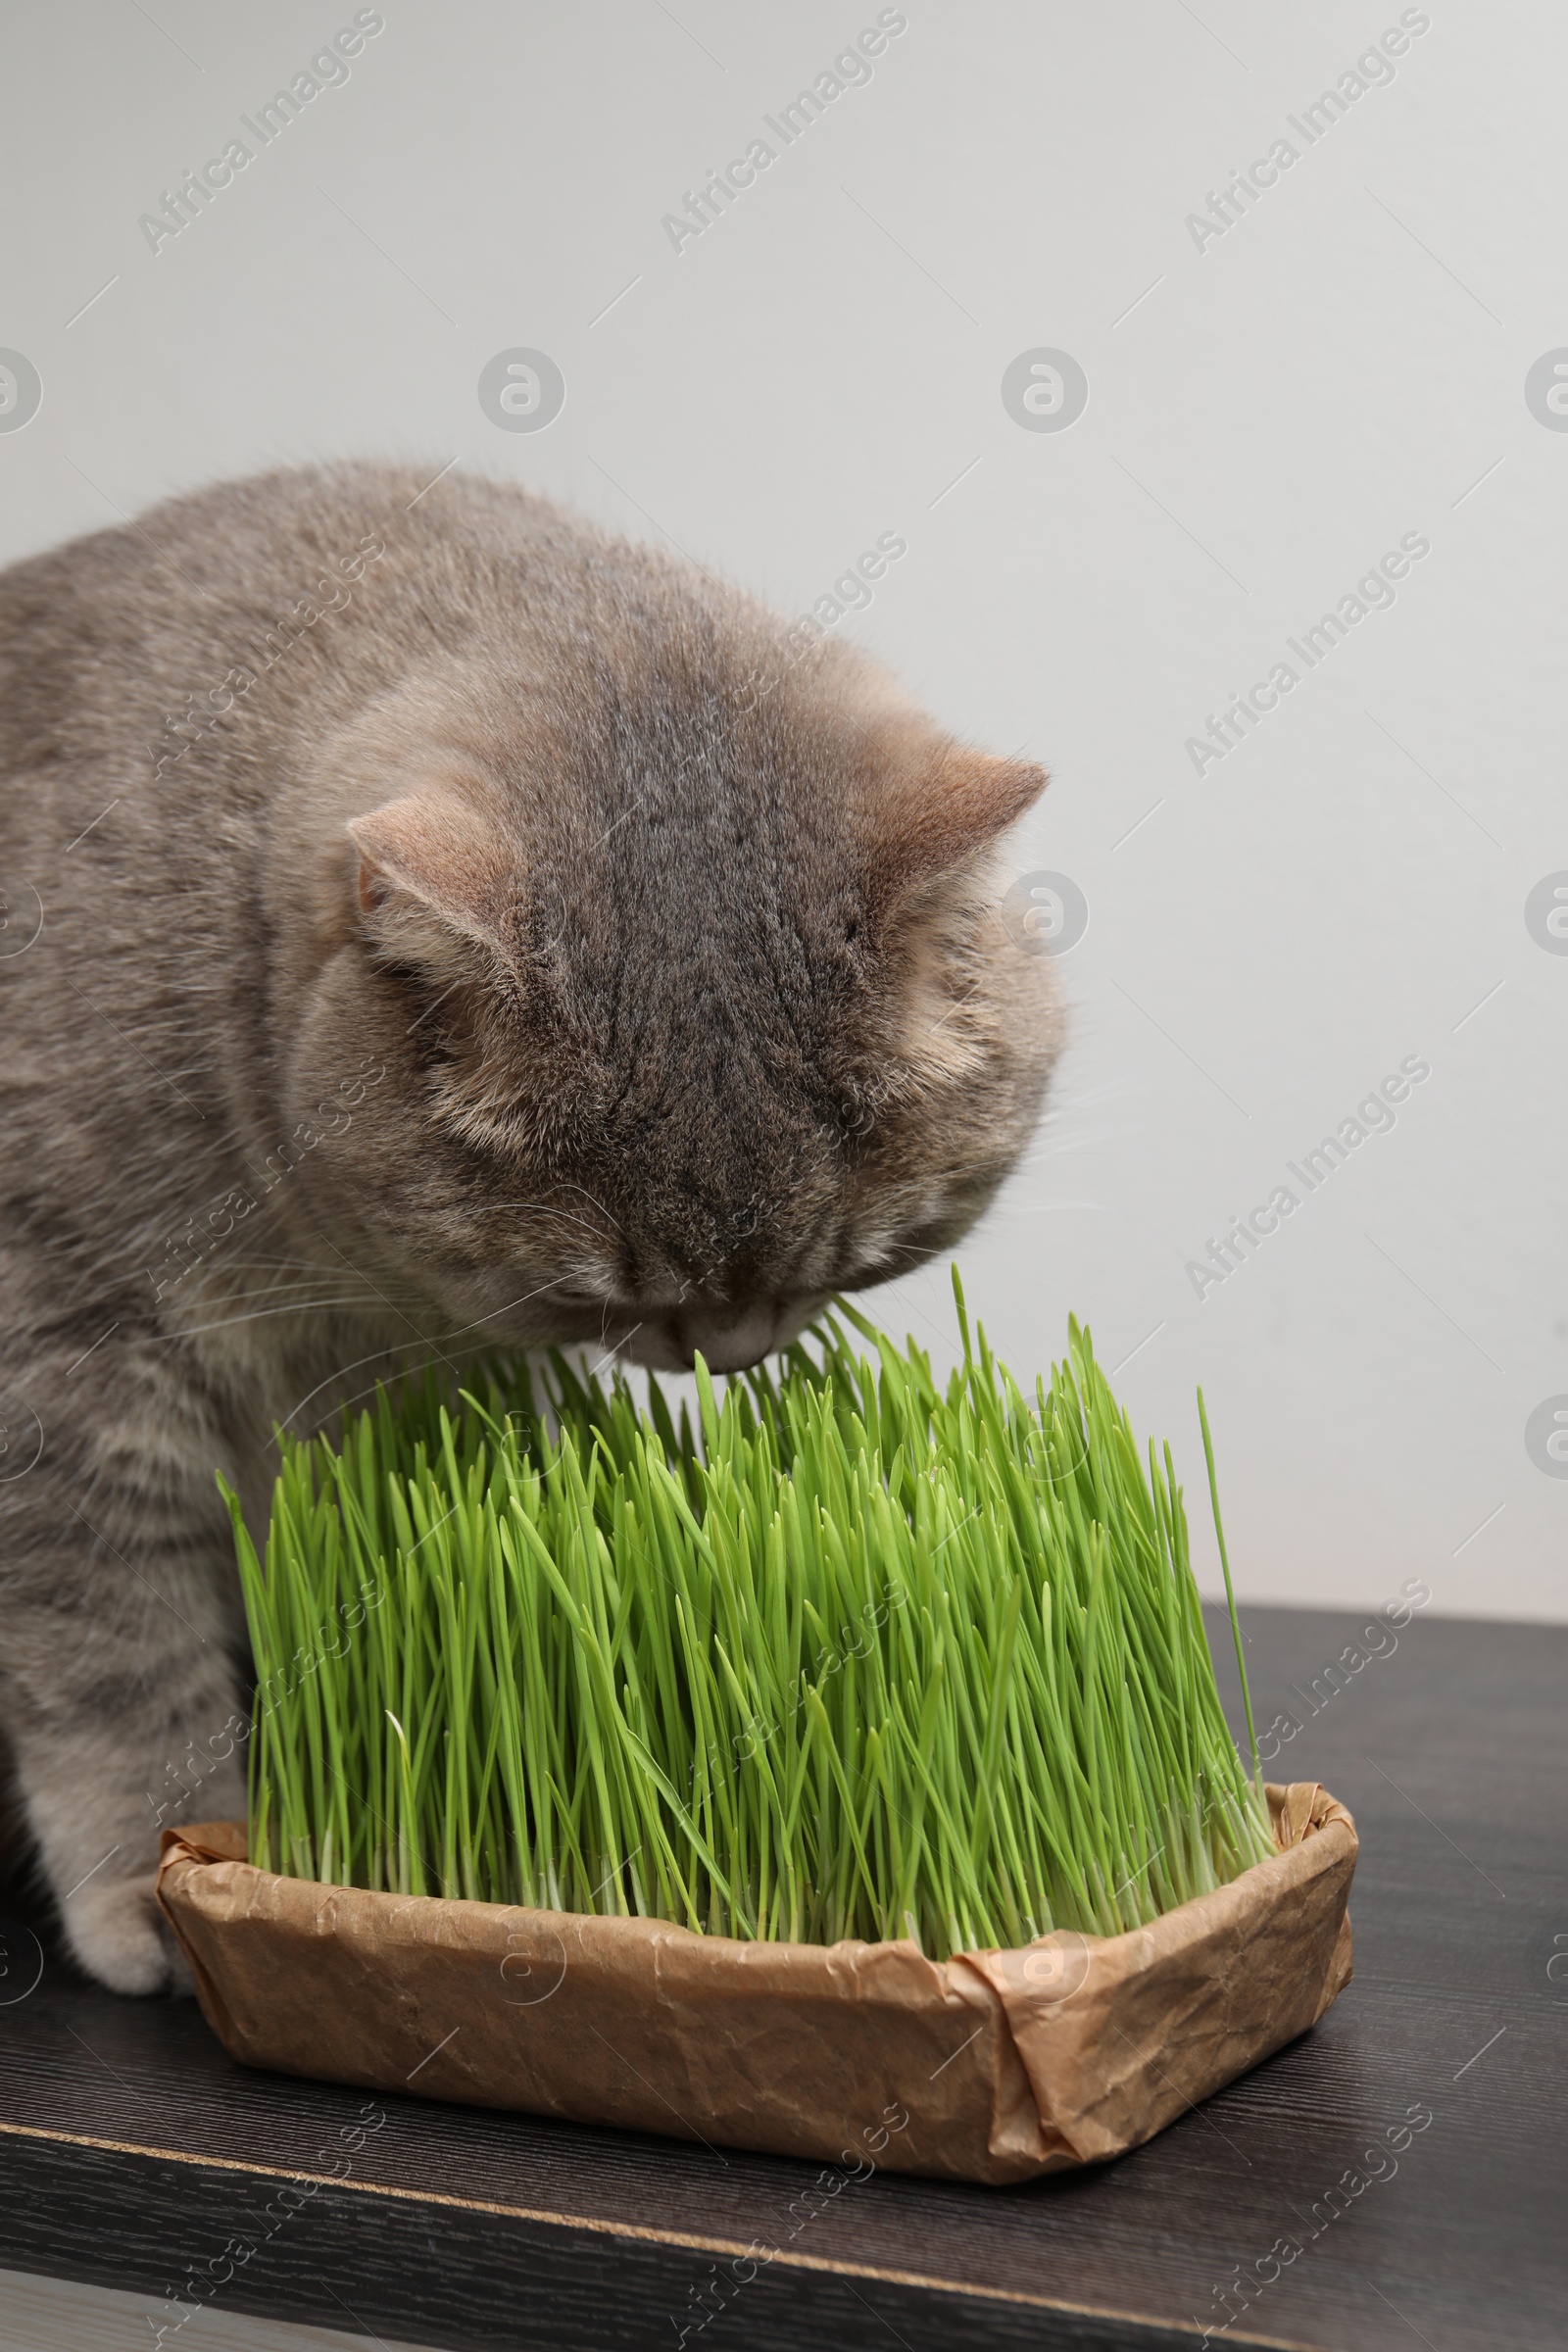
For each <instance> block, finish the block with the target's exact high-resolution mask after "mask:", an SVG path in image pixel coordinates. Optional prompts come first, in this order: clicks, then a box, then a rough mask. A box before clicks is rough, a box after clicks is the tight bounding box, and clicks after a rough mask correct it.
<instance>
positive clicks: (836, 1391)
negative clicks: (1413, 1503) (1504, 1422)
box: [228, 1278, 1273, 1958]
mask: <svg viewBox="0 0 1568 2352" xmlns="http://www.w3.org/2000/svg"><path fill="white" fill-rule="evenodd" d="M955 1290H956V1293H957V1301H958V1315H959V1322H960V1327H961V1330H962V1336H963V1347H964V1361H963V1364H962V1367H961V1368H960V1369H959V1370H958V1371H956V1372H955V1373H954V1375H953V1377H952V1379H951V1380H950V1381H949V1382H948V1384H947V1386H946V1388H945V1389H944V1388H942V1387H940V1386H939V1385H938V1384H937V1383H936V1382H935V1381H934V1379H933V1377H932V1374H931V1370H930V1365H929V1362H928V1360H927V1358H926V1357H925V1356H924V1355H923V1354H922V1353H921V1351H920V1350H919V1349H918V1348H915V1347H914V1346H913V1345H912V1344H911V1345H910V1346H909V1347H908V1348H907V1349H905V1350H902V1351H901V1350H899V1349H897V1348H894V1347H892V1346H891V1344H890V1343H889V1342H888V1341H887V1340H886V1339H885V1338H884V1337H882V1336H881V1335H880V1334H878V1333H877V1332H876V1331H875V1330H874V1329H873V1327H872V1326H871V1325H870V1324H868V1323H866V1322H865V1321H863V1319H862V1318H861V1317H860V1316H858V1315H857V1314H855V1313H854V1312H853V1311H852V1310H850V1309H847V1308H846V1309H845V1310H844V1313H845V1314H846V1316H847V1317H848V1320H849V1322H850V1324H851V1325H853V1327H854V1330H855V1331H857V1332H859V1333H860V1334H862V1335H863V1337H864V1338H865V1339H866V1340H867V1341H868V1342H870V1343H871V1344H872V1348H873V1350H874V1352H873V1353H872V1354H870V1355H866V1354H864V1353H861V1352H858V1350H857V1349H856V1348H855V1346H854V1343H853V1339H852V1338H851V1336H850V1334H849V1333H848V1332H847V1331H846V1329H845V1327H844V1325H843V1324H842V1323H840V1322H837V1321H829V1322H827V1323H825V1324H824V1325H823V1326H822V1327H820V1328H819V1330H818V1332H817V1333H816V1335H815V1348H814V1352H813V1351H812V1350H811V1349H809V1348H805V1347H796V1348H791V1349H790V1350H789V1351H788V1353H787V1355H786V1356H785V1357H784V1358H783V1359H782V1365H781V1367H780V1369H779V1370H778V1371H777V1372H776V1373H773V1372H769V1371H766V1370H761V1371H757V1372H752V1373H748V1374H747V1375H746V1376H745V1377H744V1378H742V1379H737V1380H734V1381H732V1382H730V1383H728V1384H727V1385H726V1386H724V1387H722V1388H721V1389H715V1388H714V1387H713V1385H712V1384H711V1382H710V1380H709V1379H708V1377H707V1375H706V1373H705V1372H703V1371H702V1369H701V1367H700V1368H699V1373H698V1389H699V1397H700V1412H699V1421H700V1430H699V1431H697V1432H694V1431H693V1429H692V1427H691V1424H690V1421H689V1418H688V1415H687V1413H686V1411H685V1409H684V1408H683V1409H682V1412H681V1416H680V1421H679V1424H678V1426H677V1425H676V1423H675V1422H674V1421H673V1420H672V1418H671V1415H670V1412H669V1408H668V1405H667V1404H666V1402H665V1399H664V1398H663V1397H662V1395H661V1393H660V1391H659V1388H658V1386H657V1384H653V1383H651V1384H650V1392H649V1403H648V1406H647V1409H646V1410H645V1411H639V1409H638V1407H637V1404H636V1402H635V1400H634V1398H633V1396H632V1394H631V1392H630V1390H629V1389H628V1388H627V1387H626V1386H625V1385H624V1384H623V1383H622V1382H620V1381H619V1380H617V1381H615V1382H614V1384H613V1386H612V1387H611V1388H610V1389H609V1390H608V1391H607V1390H606V1389H604V1388H603V1387H602V1386H601V1385H600V1384H599V1383H598V1382H597V1381H595V1380H588V1381H586V1382H585V1381H584V1380H583V1379H582V1378H581V1377H579V1375H578V1374H577V1373H576V1372H574V1371H573V1370H572V1369H571V1368H570V1367H569V1366H568V1365H567V1364H566V1363H565V1362H564V1360H562V1359H560V1358H556V1359H553V1362H552V1367H551V1369H550V1371H549V1373H548V1374H547V1375H546V1376H545V1377H544V1378H543V1379H539V1378H537V1377H536V1376H534V1377H531V1376H530V1374H529V1372H528V1370H527V1369H526V1367H524V1366H523V1365H521V1364H518V1363H514V1362H508V1363H502V1364H498V1365H497V1366H495V1367H493V1368H492V1370H491V1373H490V1375H489V1377H488V1383H487V1387H486V1389H485V1393H484V1394H483V1395H479V1394H472V1395H467V1396H466V1409H465V1410H463V1411H461V1412H459V1413H458V1414H457V1415H456V1417H454V1416H453V1415H452V1414H451V1413H449V1411H448V1409H447V1406H446V1403H445V1402H444V1401H443V1398H442V1396H441V1394H440V1393H439V1392H438V1390H437V1387H436V1385H435V1382H434V1380H433V1379H430V1380H428V1381H427V1383H426V1385H425V1386H424V1387H422V1388H420V1387H412V1388H405V1389H404V1390H402V1391H401V1392H398V1393H395V1394H393V1393H386V1392H383V1393H382V1394H381V1395H380V1396H379V1397H378V1400H377V1402H376V1403H375V1404H374V1406H373V1407H372V1408H370V1409H369V1410H368V1411H365V1412H361V1413H358V1414H355V1415H352V1416H350V1417H349V1419H348V1421H347V1424H346V1426H345V1429H344V1432H343V1437H342V1442H341V1445H340V1446H333V1445H332V1444H331V1443H329V1442H328V1441H327V1440H326V1439H324V1438H318V1439H316V1440H314V1441H312V1442H309V1443H293V1442H287V1443H285V1446H284V1451H283V1465H282V1472H281V1475H280V1477H279V1479H278V1482H277V1487H276V1491H275V1495H274V1498H273V1505H272V1521H271V1529H270V1536H269V1540H268V1545H267V1562H266V1566H265V1568H264V1567H263V1566H262V1564H261V1563H260V1562H259V1561H258V1559H257V1557H256V1553H255V1551H254V1549H253V1547H252V1545H251V1543H250V1541H249V1539H248V1537H247V1535H246V1533H245V1529H244V1526H243V1524H242V1522H241V1520H240V1516H239V1511H238V1507H237V1504H236V1503H235V1502H234V1498H233V1497H232V1495H230V1496H229V1497H228V1499H229V1504H230V1508H231V1510H232V1511H233V1515H234V1530H235V1539H236V1543H237V1545H238V1550H239V1560H240V1568H241V1573H242V1576H243V1581H244V1589H245V1600H246V1607H247V1610H248V1613H249V1617H250V1629H251V1639H252V1642H253V1644H254V1649H255V1657H256V1665H257V1673H258V1680H259V1688H258V1693H257V1704H256V1714H255V1725H254V1734H253V1738H252V1740H251V1746H250V1761H251V1789H250V1812H251V1822H250V1836H251V1854H252V1858H253V1860H255V1861H256V1862H258V1863H261V1864H263V1865H264V1866H266V1867H268V1868H270V1869H273V1870H281V1871H286V1872H289V1873H291V1874H293V1875H295V1876H298V1877H301V1878H308V1879H319V1880H325V1881H328V1882H330V1883H333V1884H337V1885H344V1886H358V1887H384V1888H390V1889H393V1890H395V1891H397V1892H399V1893H403V1894H448V1895H466V1896H470V1897H475V1898H477V1899H479V1900H482V1901H490V1902H504V1903H520V1904H526V1905H530V1906H543V1907H545V1908H548V1909H552V1910H564V1911H590V1912H610V1913H628V1912H631V1913H641V1914H644V1915H647V1916H652V1917H655V1918H660V1919H669V1920H676V1921H679V1922H681V1923H683V1924H684V1925H685V1926H687V1927H690V1928H694V1929H698V1930H702V1931H706V1932H708V1933H710V1934H714V1935H722V1936H745V1937H757V1936H766V1937H786V1938H791V1939H796V1940H805V1941H809V1942H832V1941H834V1940H835V1939H836V1938H838V1937H840V1936H863V1937H866V1938H872V1939H874V1938H882V1937H888V1936H906V1935H907V1936H914V1937H915V1939H916V1940H917V1941H918V1943H919V1944H920V1946H921V1948H922V1949H923V1950H924V1951H926V1952H927V1953H929V1954H931V1955H932V1956H933V1957H938V1958H941V1957H945V1956H947V1955H948V1954H950V1953H952V1952H955V1951H959V1950H965V1949H979V1948H984V1947H987V1946H993V1945H1016V1944H1020V1943H1025V1942H1027V1941H1029V1940H1030V1938H1031V1937H1033V1936H1038V1935H1042V1934H1044V1933H1046V1932H1047V1931H1048V1930H1049V1929H1051V1928H1054V1927H1069V1928H1078V1929H1083V1930H1087V1931H1091V1932H1095V1933H1100V1934H1106V1935H1113V1934H1116V1933H1119V1932H1120V1931H1121V1930H1123V1929H1125V1928H1129V1927H1132V1926H1135V1925H1137V1924H1139V1923H1141V1922H1145V1921H1148V1920H1150V1919H1152V1918H1154V1917H1155V1916H1156V1915H1157V1914H1159V1913H1160V1912H1162V1911H1166V1910H1169V1909H1170V1908H1172V1907H1173V1906H1174V1905H1175V1904H1177V1903H1181V1902H1184V1901H1186V1900H1187V1899H1188V1898H1189V1897H1190V1896H1192V1895H1194V1894H1197V1893H1200V1892H1201V1891H1203V1890H1204V1889H1206V1888H1209V1887H1215V1886H1218V1885H1222V1884H1223V1883H1224V1882H1225V1881H1227V1880H1229V1879H1232V1878H1234V1877H1235V1876H1236V1875H1237V1874H1238V1873H1239V1872H1240V1871H1242V1870H1245V1869H1246V1868H1247V1867H1248V1866H1249V1865H1250V1864H1251V1863H1253V1862H1255V1861H1258V1860H1260V1859H1261V1858H1262V1857H1263V1856H1264V1855H1265V1854H1267V1853H1270V1852H1272V1850H1273V1844H1272V1839H1271V1837H1270V1833H1269V1829H1268V1818H1267V1810H1266V1807H1265V1805H1264V1801H1263V1796H1262V1788H1261V1779H1260V1776H1259V1775H1258V1774H1257V1771H1256V1762H1255V1742H1254V1769H1253V1777H1252V1779H1251V1780H1249V1777H1248V1775H1247V1772H1246V1771H1245V1769H1244V1767H1243V1765H1242V1763H1241V1760H1240V1758H1239V1757H1238V1755H1237V1751H1236V1747H1235V1744H1234V1742H1233V1741H1232V1740H1231V1737H1230V1734H1229V1732H1228V1731H1227V1729H1226V1726H1225V1720H1224V1716H1223V1714H1222V1712H1221V1709H1220V1703H1219V1698H1218V1695H1217V1692H1216V1690H1215V1685H1214V1669H1213V1663H1212V1660H1211V1658H1210V1656H1209V1651H1208V1644H1207V1641H1206V1639H1205V1636H1204V1632H1203V1623H1202V1617H1201V1611H1200V1606H1199V1597H1198V1590H1197V1587H1196V1585H1195V1583H1194V1581H1193V1576H1192V1571H1191V1568H1190V1565H1189V1561H1188V1548H1187V1525H1186V1518H1185V1515H1184V1511H1183V1507H1182V1495H1181V1490H1180V1489H1179V1488H1178V1487H1177V1485H1176V1481H1175V1472H1174V1466H1173V1463H1172V1460H1171V1455H1170V1449H1169V1447H1168V1446H1167V1447H1166V1448H1165V1449H1164V1454H1163V1458H1162V1459H1161V1458H1160V1457H1159V1456H1158V1455H1156V1452H1155V1449H1154V1446H1153V1445H1152V1443H1151V1445H1150V1446H1149V1448H1148V1453H1147V1457H1146V1456H1144V1455H1143V1454H1141V1452H1140V1450H1139V1447H1138V1445H1137V1442H1136V1440H1135V1439H1134V1436H1133V1433H1132V1428H1131V1425H1130V1423H1129V1422H1128V1419H1127V1416H1126V1414H1125V1413H1124V1412H1122V1410H1121V1409H1120V1407H1119V1406H1118V1405H1117V1404H1116V1402H1115V1400H1114V1398H1113V1397H1112V1396H1111V1394H1110V1391H1109V1389H1108V1387H1107V1386H1106V1384H1105V1380H1104V1376H1103V1373H1102V1372H1101V1370H1100V1368H1099V1366H1098V1365H1097V1364H1096V1362H1095V1360H1094V1355H1093V1350H1092V1348H1091V1345H1090V1339H1089V1334H1088V1332H1087V1331H1083V1330H1081V1329H1080V1328H1079V1327H1078V1326H1077V1325H1076V1324H1073V1325H1072V1326H1071V1327H1070V1345H1069V1352H1068V1358H1067V1361H1066V1362H1064V1363H1062V1364H1058V1365H1057V1366H1056V1367H1055V1369H1054V1373H1053V1375H1052V1379H1051V1382H1050V1385H1049V1387H1048V1386H1047V1385H1046V1384H1045V1383H1044V1382H1043V1381H1038V1382H1037V1383H1036V1386H1035V1393H1034V1395H1033V1397H1026V1396H1025V1395H1024V1394H1023V1393H1022V1392H1021V1391H1020V1389H1019V1388H1018V1387H1017V1385H1016V1384H1015V1383H1014V1381H1013V1380H1012V1378H1011V1376H1010V1375H1009V1374H1008V1373H1007V1372H1006V1371H1005V1369H1004V1368H1003V1367H1002V1366H1000V1365H999V1364H998V1363H997V1362H996V1360H995V1358H994V1357H993V1355H992V1353H991V1350H990V1348H988V1347H987V1345H986V1340H985V1335H984V1333H983V1331H981V1332H977V1333H975V1334H974V1335H973V1337H971V1334H970V1331H969V1326H968V1322H967V1318H966V1317H965V1315H964V1311H963V1299H962V1293H961V1291H959V1290H958V1289H957V1283H956V1278H955ZM1203 1435H1204V1444H1205V1448H1207V1446H1208V1431H1207V1422H1206V1418H1205V1420H1204V1423H1203ZM1209 1463H1210V1485H1211V1491H1212V1452H1211V1449H1210V1450H1209ZM1214 1510H1215V1518H1216V1524H1217V1522H1218V1498H1217V1495H1215V1500H1214ZM1221 1543H1222V1544H1223V1536H1222V1537H1221ZM1225 1573H1226V1587H1227V1591H1229V1586H1230V1570H1229V1565H1228V1562H1227V1564H1226V1572H1225ZM1231 1615H1232V1624H1233V1626H1234V1624H1235V1608H1234V1603H1233V1604H1232V1612H1231ZM1237 1662H1238V1664H1239V1665H1240V1664H1241V1644H1240V1638H1239V1637H1238V1641H1237ZM1245 1684H1246V1675H1245V1669H1244V1670H1243V1685H1244V1689H1245ZM1249 1725H1250V1709H1249Z"/></svg>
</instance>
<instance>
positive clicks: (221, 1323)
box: [151, 1299, 365, 1348]
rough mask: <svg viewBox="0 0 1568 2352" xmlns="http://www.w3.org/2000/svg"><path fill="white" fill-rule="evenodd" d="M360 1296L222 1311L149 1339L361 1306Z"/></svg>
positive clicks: (188, 1336)
mask: <svg viewBox="0 0 1568 2352" xmlns="http://www.w3.org/2000/svg"><path fill="white" fill-rule="evenodd" d="M364 1303H365V1301H364V1299H297V1300H295V1301H294V1302H293V1304H291V1305H288V1306H263V1307H258V1308H257V1309H256V1310H255V1312H254V1313H252V1314H248V1315H222V1316H221V1317H220V1318H219V1320H218V1321H217V1322H216V1323H196V1324H192V1325H190V1326H188V1327H187V1328H186V1329H184V1330H182V1331H165V1332H159V1333H158V1334H156V1335H155V1337H154V1338H153V1339H152V1341H151V1345H152V1346H153V1347H155V1348H162V1347H167V1346H168V1345H169V1344H170V1342H171V1341H172V1340H195V1339H200V1338H201V1337H202V1335H203V1334H204V1333H206V1332H209V1331H230V1330H232V1329H233V1327H234V1325H235V1324H236V1323H265V1322H266V1321H267V1320H268V1318H269V1317H270V1316H271V1315H323V1314H328V1313H331V1312H334V1311H336V1310H337V1309H339V1308H341V1307H345V1306H363V1305H364Z"/></svg>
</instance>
